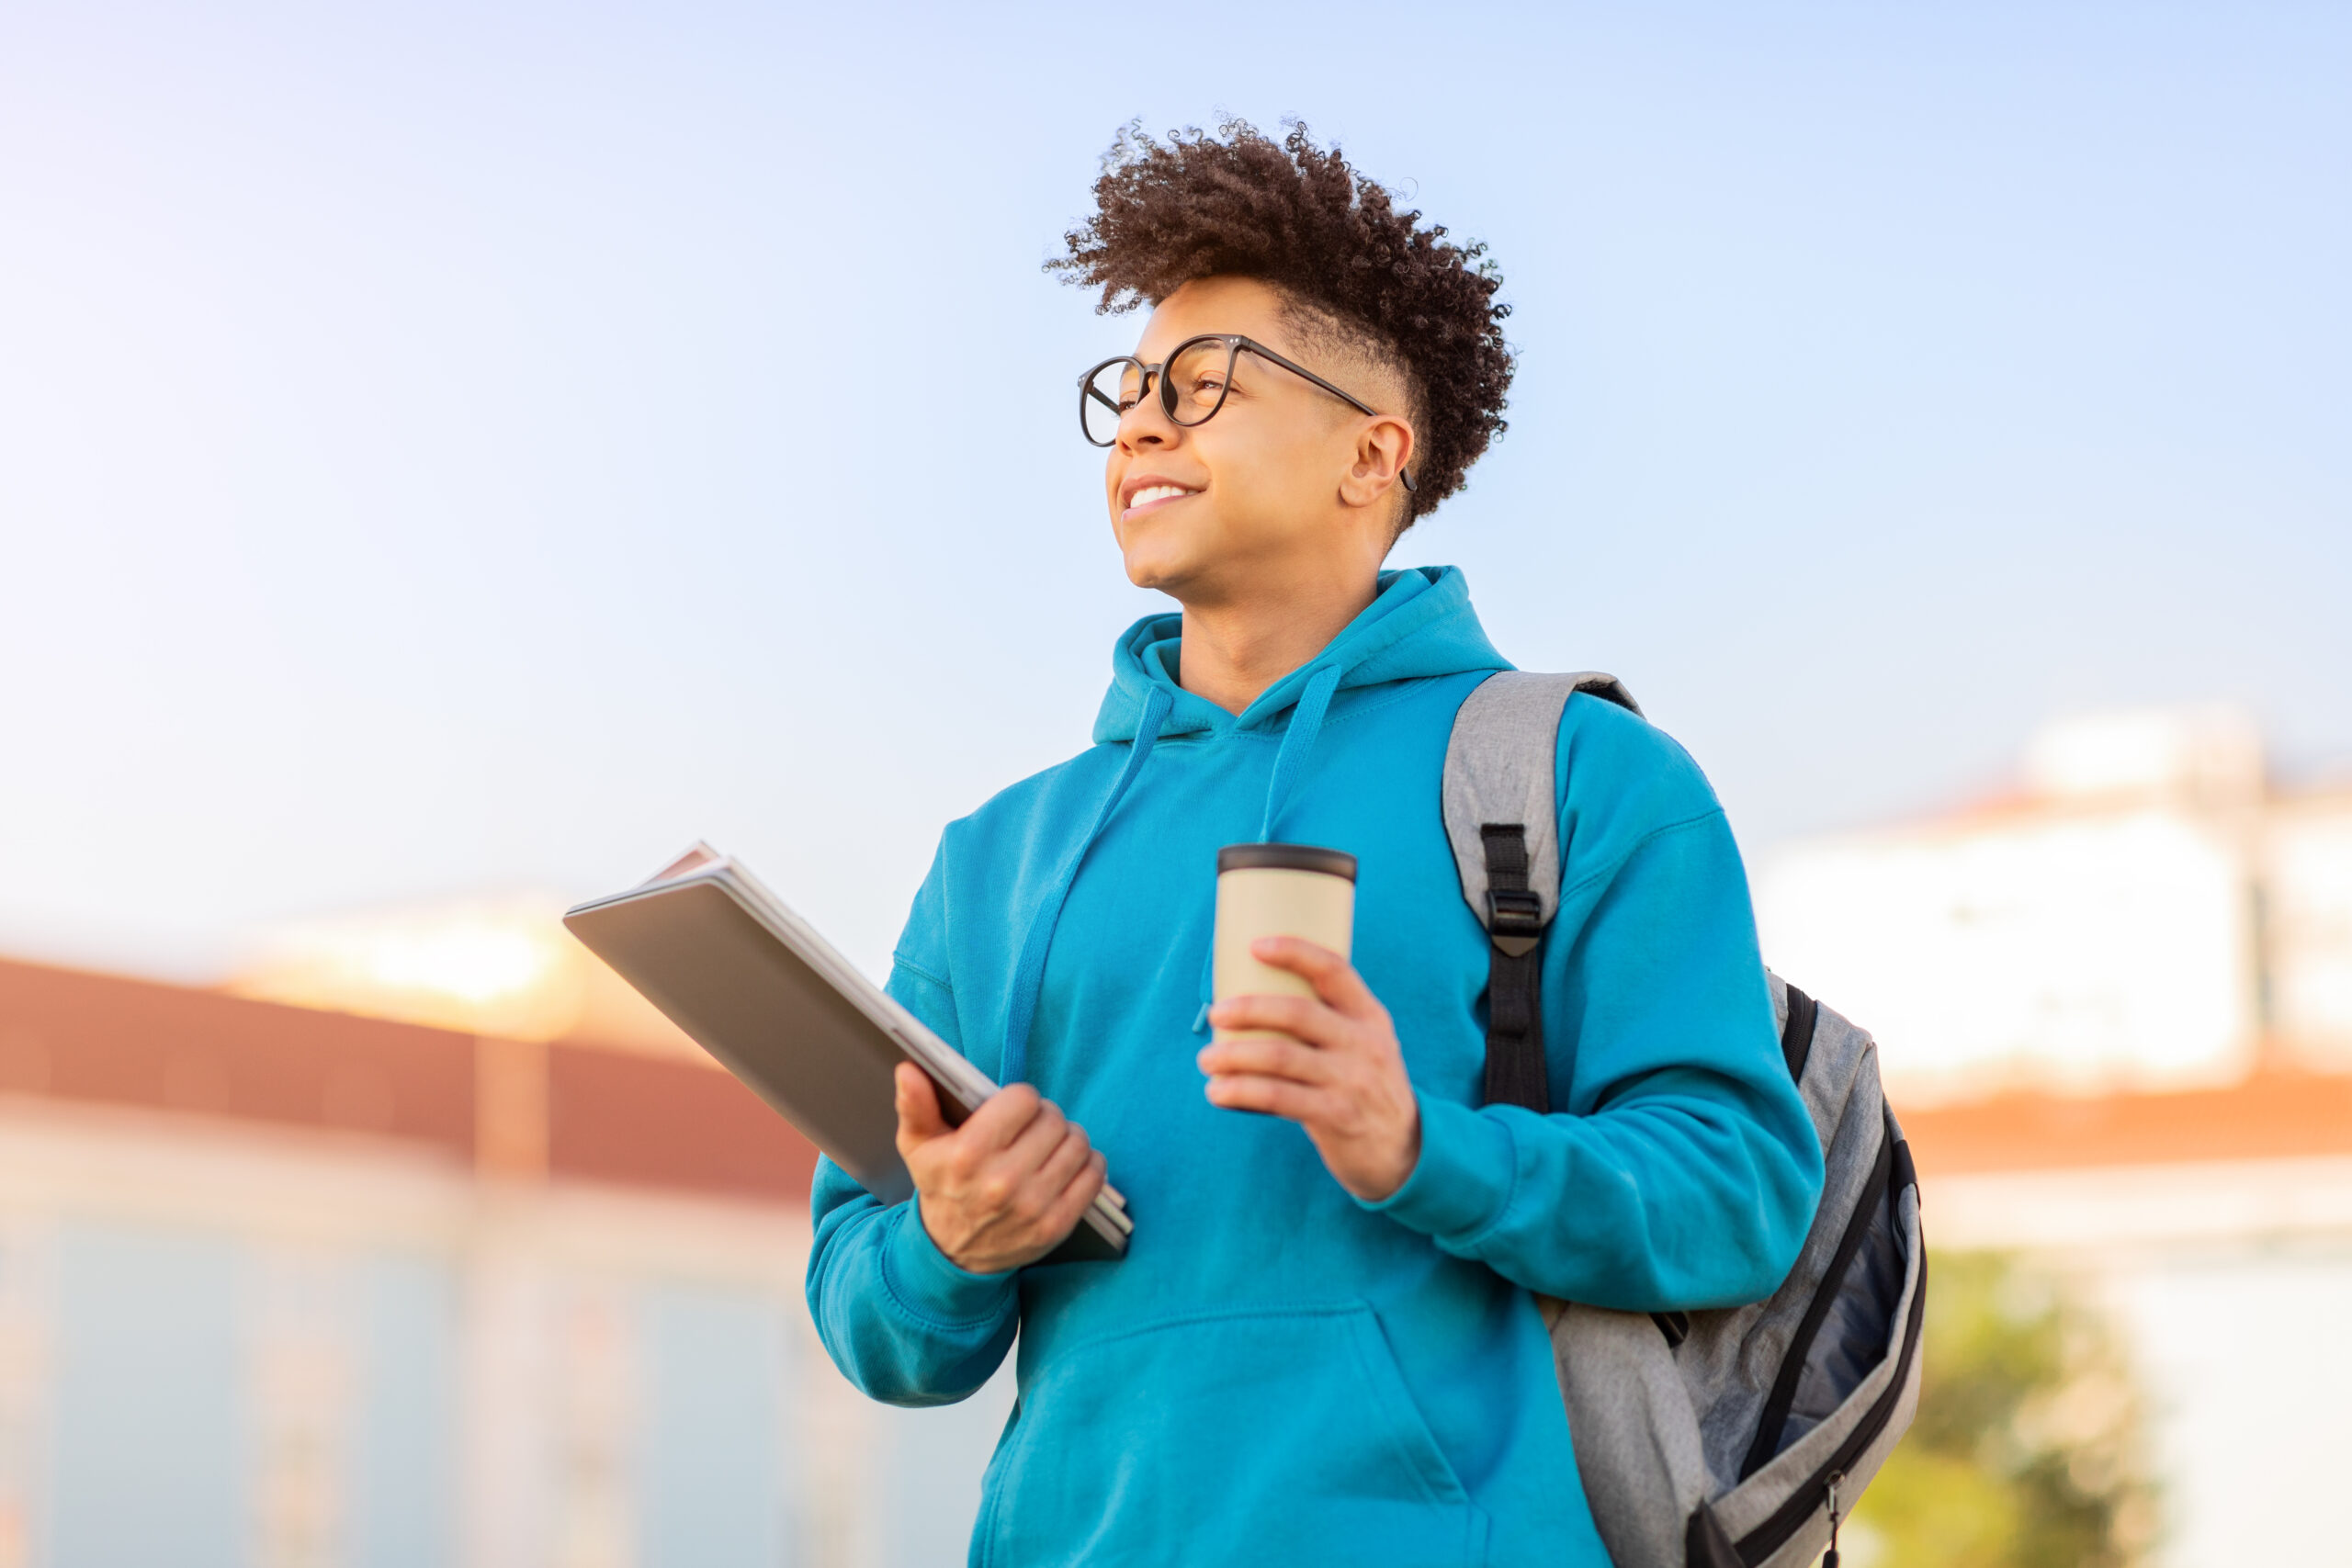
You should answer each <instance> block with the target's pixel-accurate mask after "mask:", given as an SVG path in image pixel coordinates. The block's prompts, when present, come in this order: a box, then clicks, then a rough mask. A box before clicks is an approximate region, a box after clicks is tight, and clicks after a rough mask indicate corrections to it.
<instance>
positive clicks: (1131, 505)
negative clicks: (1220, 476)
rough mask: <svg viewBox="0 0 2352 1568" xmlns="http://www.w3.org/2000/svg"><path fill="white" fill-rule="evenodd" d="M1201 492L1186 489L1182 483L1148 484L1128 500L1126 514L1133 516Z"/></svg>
mask: <svg viewBox="0 0 2352 1568" xmlns="http://www.w3.org/2000/svg"><path fill="white" fill-rule="evenodd" d="M1200 493H1201V492H1200V491H1196V490H1186V489H1185V488H1184V487H1183V486H1182V485H1146V486H1144V487H1143V489H1141V490H1139V491H1136V493H1135V494H1134V496H1132V497H1131V498H1130V499H1129V500H1128V502H1127V505H1126V511H1125V515H1126V516H1129V517H1133V516H1134V515H1135V514H1136V513H1138V512H1148V511H1149V510H1150V509H1151V508H1153V507H1155V506H1162V505H1165V504H1166V503H1168V502H1171V501H1182V500H1183V499H1184V498H1185V497H1186V496H1188V495H1198V494H1200Z"/></svg>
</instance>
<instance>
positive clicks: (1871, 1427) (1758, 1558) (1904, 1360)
mask: <svg viewBox="0 0 2352 1568" xmlns="http://www.w3.org/2000/svg"><path fill="white" fill-rule="evenodd" d="M1927 1247H1928V1244H1927V1238H1926V1236H1925V1235H1924V1234H1923V1235H1921V1237H1920V1241H1919V1284H1918V1288H1917V1290H1915V1291H1913V1292H1912V1293H1911V1315H1910V1317H1909V1318H1908V1320H1907V1321H1905V1324H1904V1326H1903V1350H1902V1353H1901V1355H1900V1356H1898V1357H1897V1358H1896V1359H1895V1363H1894V1377H1892V1378H1890V1379H1889V1380H1887V1384H1886V1392H1885V1393H1882V1394H1880V1395H1879V1397H1878V1403H1877V1404H1873V1405H1871V1408H1870V1413H1869V1414H1868V1415H1866V1416H1863V1417H1862V1419H1861V1423H1860V1425H1859V1426H1857V1427H1855V1428H1854V1429H1853V1431H1852V1432H1851V1433H1850V1434H1849V1435H1848V1437H1847V1438H1846V1440H1845V1441H1844V1442H1843V1443H1840V1444H1839V1445H1838V1451H1837V1452H1836V1453H1834V1454H1832V1455H1831V1456H1830V1457H1829V1462H1828V1463H1827V1464H1826V1465H1825V1466H1823V1467H1822V1468H1821V1469H1820V1470H1817V1471H1815V1472H1814V1473H1815V1475H1816V1476H1831V1475H1834V1476H1836V1477H1838V1480H1840V1481H1842V1480H1844V1479H1845V1474H1846V1472H1847V1471H1848V1470H1849V1469H1850V1468H1851V1467H1852V1466H1853V1464H1854V1463H1855V1461H1858V1460H1860V1458H1861V1456H1862V1455H1863V1454H1864V1453H1865V1452H1866V1451H1868V1450H1869V1449H1870V1446H1871V1444H1872V1443H1874V1442H1876V1441H1878V1435H1879V1434H1880V1433H1881V1432H1883V1431H1885V1430H1886V1424H1887V1423H1888V1422H1889V1421H1892V1420H1893V1419H1894V1407H1895V1406H1896V1405H1897V1404H1901V1403H1902V1400H1903V1385H1904V1384H1905V1382H1908V1381H1909V1379H1910V1376H1911V1363H1912V1361H1913V1360H1915V1359H1917V1356H1918V1354H1919V1330H1920V1326H1921V1325H1922V1324H1923V1323H1925V1321H1926V1319H1927V1312H1928V1258H1927ZM1825 1484H1826V1483H1825ZM1821 1491H1822V1488H1821V1487H1820V1486H1808V1487H1804V1488H1803V1489H1801V1490H1799V1491H1796V1492H1792V1493H1791V1494H1790V1495H1789V1500H1788V1501H1787V1502H1785V1503H1783V1504H1781V1506H1780V1507H1779V1509H1777V1510H1776V1511H1775V1512H1774V1513H1773V1515H1772V1517H1770V1518H1768V1519H1766V1520H1765V1521H1764V1522H1763V1523H1762V1524H1760V1525H1758V1526H1757V1527H1756V1528H1755V1529H1752V1530H1749V1531H1748V1532H1747V1534H1746V1535H1744V1536H1742V1537H1740V1538H1739V1542H1738V1551H1739V1557H1740V1561H1741V1562H1747V1563H1749V1564H1751V1565H1753V1564H1756V1563H1759V1562H1764V1561H1766V1560H1767V1559H1768V1558H1770V1556H1771V1555H1772V1553H1774V1552H1776V1551H1780V1550H1781V1547H1783V1546H1785V1545H1787V1544H1788V1541H1789V1538H1790V1537H1791V1536H1792V1535H1794V1534H1796V1532H1797V1527H1798V1526H1800V1525H1802V1524H1804V1522H1805V1520H1807V1519H1809V1518H1811V1517H1813V1510H1814V1506H1815V1498H1816V1497H1818V1496H1819V1495H1821ZM1831 1501H1832V1503H1833V1505H1834V1504H1835V1501H1836V1499H1835V1497H1834V1496H1833V1497H1832V1499H1831Z"/></svg>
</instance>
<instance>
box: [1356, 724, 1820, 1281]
mask: <svg viewBox="0 0 2352 1568" xmlns="http://www.w3.org/2000/svg"><path fill="white" fill-rule="evenodd" d="M1559 799H1560V802H1561V824H1560V841H1561V843H1562V844H1563V845H1564V846H1566V855H1565V857H1564V858H1565V860H1566V865H1565V866H1564V869H1563V876H1562V882H1563V886H1562V890H1561V899H1560V911H1559V914H1558V915H1557V916H1556V917H1555V919H1554V923H1553V925H1552V927H1551V929H1550V931H1548V932H1547V934H1546V937H1545V951H1544V964H1543V998H1542V1002H1543V1012H1544V1054H1545V1057H1546V1060H1547V1062H1548V1064H1549V1067H1550V1071H1551V1081H1552V1086H1553V1089H1552V1093H1553V1103H1554V1105H1555V1108H1556V1109H1555V1111H1554V1113H1553V1114H1551V1115H1538V1114H1536V1113H1535V1112H1533V1111H1527V1110H1524V1109H1522V1108H1521V1107H1518V1106H1494V1107H1487V1108H1481V1109H1474V1108H1472V1107H1470V1106H1467V1105H1464V1104H1461V1103H1459V1102H1458V1101H1455V1100H1449V1099H1445V1098H1443V1097H1442V1096H1439V1095H1436V1094H1433V1093H1431V1092H1430V1091H1429V1090H1428V1089H1423V1090H1422V1091H1421V1093H1420V1096H1419V1100H1420V1110H1421V1155H1420V1160H1419V1164H1418V1165H1417V1166H1415V1168H1414V1169H1413V1173H1412V1175H1411V1176H1410V1177H1408V1179H1406V1182H1405V1185H1404V1186H1402V1187H1400V1188H1399V1189H1397V1191H1396V1192H1394V1193H1392V1194H1391V1195H1390V1196H1389V1197H1388V1198H1386V1199H1385V1200H1384V1201H1381V1202H1379V1203H1376V1204H1371V1205H1367V1206H1368V1207H1371V1208H1374V1209H1376V1210H1379V1211H1381V1212H1385V1213H1387V1214H1389V1215H1390V1216H1391V1217H1393V1218H1394V1219H1396V1220H1397V1221H1398V1222H1399V1223H1400V1224H1405V1225H1408V1226H1409V1227H1411V1228H1412V1229H1414V1230H1417V1231H1420V1232H1422V1233H1424V1234H1426V1235H1429V1236H1430V1237H1432V1238H1433V1239H1434V1240H1435V1241H1436V1242H1437V1244H1438V1246H1439V1247H1442V1248H1443V1249H1444V1250H1446V1251H1447V1252H1450V1253H1453V1254H1454V1255H1455V1256H1457V1257H1461V1258H1476V1259H1477V1260H1478V1261H1480V1262H1483V1263H1485V1264H1487V1266H1488V1267H1490V1268H1492V1269H1494V1270H1495V1271H1496V1272H1497V1273H1499V1274H1501V1275H1502V1276H1503V1277H1504V1278H1506V1279H1508V1280H1512V1281H1514V1282H1516V1283H1518V1284H1521V1285H1523V1286H1525V1287H1526V1288H1527V1289H1529V1290H1531V1291H1535V1292H1541V1293H1543V1294H1546V1295H1553V1296H1560V1297H1564V1298H1566V1299H1568V1300H1571V1301H1578V1302H1586V1303H1591V1304H1593V1305H1596V1306H1607V1307H1616V1308H1621V1309H1624V1310H1629V1311H1638V1312H1664V1311H1677V1310H1687V1309H1692V1308H1698V1307H1708V1306H1724V1305H1731V1304H1734V1303H1742V1302H1750V1301H1756V1300H1760V1299H1761V1298H1763V1297H1764V1296H1767V1295H1770V1293H1771V1292H1773V1291H1774V1290H1776V1289H1778V1288H1779V1286H1780V1283H1781V1280H1782V1279H1784V1278H1785V1277H1786V1276H1787V1273H1788V1270H1789V1269H1790V1267H1791V1266H1792V1264H1793V1263H1794V1262H1795V1260H1796V1255H1797V1251H1798V1249H1799V1248H1800V1247H1802V1246H1803V1245H1804V1236H1805V1233H1806V1231H1807V1229H1808V1228H1809V1227H1810V1225H1811V1224H1812V1220H1813V1213H1814V1208H1815V1204H1816V1203H1817V1202H1818V1201H1819V1199H1820V1194H1821V1180H1822V1169H1821V1148H1820V1144H1819V1141H1818V1139H1817V1137H1816V1136H1815V1132H1814V1129H1813V1123H1812V1120H1811V1118H1810V1117H1809V1116H1808V1114H1807V1113H1806V1111H1805V1109H1804V1100H1802V1099H1801V1098H1800V1097H1799V1096H1798V1094H1797V1091H1796V1089H1795V1086H1794V1085H1792V1083H1791V1082H1790V1081H1789V1075H1788V1069H1787V1067H1786V1066H1785V1065H1784V1064H1783V1061H1782V1058H1781V1050H1780V1042H1779V1040H1778V1038H1777V1036H1776V1033H1775V1031H1774V1029H1773V1023H1772V1002H1771V993H1770V989H1769V987H1768V986H1767V983H1766V980H1765V976H1764V965H1763V962H1762V959H1761V957H1760V956H1759V954H1758V949H1757V941H1756V927H1755V917H1754V914H1753V912H1752V909H1751V908H1750V905H1749V901H1748V893H1747V875H1746V873H1745V872H1744V870H1743V869H1742V867H1741V864H1740V859H1739V851H1738V847H1737V846H1736V844H1735V843H1734V841H1733V840H1732V835H1731V829H1730V827H1729V825H1728V824H1727V823H1726V822H1725V820H1724V814H1723V811H1722V809H1721V808H1720V807H1718V806H1717V805H1716V804H1715V800H1714V795H1713V791H1712V790H1710V789H1709V788H1708V786H1707V784H1706V780H1705V778H1704V777H1703V776H1702V774H1701V773H1699V770H1698V768H1697V766H1696V764H1694V763H1693V762H1691V759H1690V758H1689V757H1688V756H1687V755H1685V754H1684V753H1683V751H1682V750H1681V749H1680V748H1679V747H1677V746H1676V745H1675V744H1674V743H1673V742H1672V741H1671V740H1668V739H1666V737H1665V736H1663V735H1662V734H1660V733H1659V732H1657V730H1654V729H1651V728H1649V727H1648V726H1647V725H1646V724H1645V723H1643V722H1642V721H1641V720H1640V719H1638V718H1635V717H1634V716H1633V715H1631V714H1628V713H1625V712H1624V711H1623V710H1622V709H1618V708H1614V707H1610V706H1608V705H1605V704H1602V703H1600V702H1599V701H1598V700H1596V699H1592V698H1589V697H1582V696H1579V697H1577V698H1574V699H1572V700H1571V702H1570V704H1569V711H1568V713H1567V714H1566V715H1565V716H1563V722H1562V732H1561V738H1560V778H1559Z"/></svg>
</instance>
